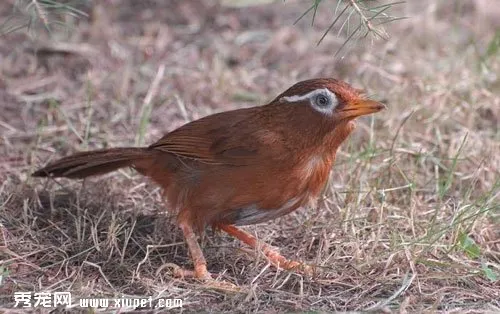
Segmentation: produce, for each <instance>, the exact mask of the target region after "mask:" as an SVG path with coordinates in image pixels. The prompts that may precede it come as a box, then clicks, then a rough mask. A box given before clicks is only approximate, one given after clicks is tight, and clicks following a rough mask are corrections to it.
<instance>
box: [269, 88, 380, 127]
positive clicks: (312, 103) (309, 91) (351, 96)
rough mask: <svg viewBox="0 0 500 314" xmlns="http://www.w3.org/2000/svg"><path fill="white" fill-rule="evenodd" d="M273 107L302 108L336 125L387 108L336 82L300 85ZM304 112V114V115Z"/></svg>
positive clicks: (279, 97)
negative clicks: (277, 105) (288, 106)
mask: <svg viewBox="0 0 500 314" xmlns="http://www.w3.org/2000/svg"><path fill="white" fill-rule="evenodd" d="M273 103H279V104H280V105H290V106H301V107H302V108H303V109H306V110H307V111H308V112H309V113H310V114H314V115H315V116H318V117H322V118H323V119H321V120H323V121H325V119H326V120H329V121H331V122H333V123H335V124H337V123H340V122H344V121H351V120H353V119H355V118H357V117H359V116H363V115H367V114H371V113H375V112H378V111H380V110H382V109H384V108H385V105H383V104H382V103H379V102H377V101H374V100H371V99H368V98H366V97H365V96H364V95H363V92H362V90H360V89H356V88H354V87H352V86H351V85H349V84H347V83H345V82H343V81H340V80H336V79H331V78H319V79H311V80H306V81H301V82H298V83H296V84H295V85H293V86H292V87H290V88H289V89H288V90H286V91H285V92H283V93H282V94H281V95H279V96H278V97H277V98H276V99H275V100H274V101H273ZM303 112H304V111H303Z"/></svg>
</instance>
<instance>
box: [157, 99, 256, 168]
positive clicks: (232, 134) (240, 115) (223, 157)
mask: <svg viewBox="0 0 500 314" xmlns="http://www.w3.org/2000/svg"><path fill="white" fill-rule="evenodd" d="M257 116H258V107H254V108H247V109H238V110H233V111H226V112H222V113H218V114H215V115H210V116H207V117H204V118H201V119H199V120H196V121H193V122H190V123H188V124H185V125H183V126H182V127H180V128H178V129H176V130H174V131H172V132H170V133H168V134H166V135H165V136H164V137H163V138H161V139H160V140H159V141H157V142H156V143H154V144H152V145H151V146H150V148H151V149H156V150H160V151H164V152H168V153H171V154H174V155H177V156H180V157H184V158H190V159H194V160H197V161H200V162H204V163H210V164H224V165H233V166H243V165H249V164H251V163H252V162H253V161H254V160H255V159H256V158H258V156H259V155H260V154H262V153H263V148H265V147H262V145H261V143H259V139H258V137H257V136H256V134H258V132H256V131H257V130H259V128H260V125H259V119H258V118H257Z"/></svg>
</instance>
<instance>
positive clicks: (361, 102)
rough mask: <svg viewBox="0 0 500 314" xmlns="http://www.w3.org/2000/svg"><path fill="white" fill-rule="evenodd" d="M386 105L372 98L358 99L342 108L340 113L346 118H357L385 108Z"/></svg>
mask: <svg viewBox="0 0 500 314" xmlns="http://www.w3.org/2000/svg"><path fill="white" fill-rule="evenodd" d="M385 108H386V106H385V105H384V104H382V103H379V102H378V101H375V100H371V99H357V100H354V101H351V102H349V103H348V104H347V105H346V106H345V107H344V108H342V109H341V110H340V114H341V115H342V116H343V117H344V118H351V119H353V118H357V117H359V116H364V115H367V114H371V113H375V112H379V111H380V110H382V109H385Z"/></svg>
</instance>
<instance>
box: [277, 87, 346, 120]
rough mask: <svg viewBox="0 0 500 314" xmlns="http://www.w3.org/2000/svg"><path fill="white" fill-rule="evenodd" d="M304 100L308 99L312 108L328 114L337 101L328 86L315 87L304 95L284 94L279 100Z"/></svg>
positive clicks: (331, 111)
mask: <svg viewBox="0 0 500 314" xmlns="http://www.w3.org/2000/svg"><path fill="white" fill-rule="evenodd" d="M304 100H309V103H310V104H311V107H313V109H314V110H316V111H318V112H321V113H324V114H328V115H331V114H333V110H334V109H335V107H337V105H338V103H339V101H338V99H337V96H336V95H335V94H334V93H332V92H331V91H330V90H329V89H328V88H320V89H315V90H313V91H312V92H309V93H307V94H304V95H294V96H285V97H282V98H281V101H286V102H289V103H293V102H300V101H304Z"/></svg>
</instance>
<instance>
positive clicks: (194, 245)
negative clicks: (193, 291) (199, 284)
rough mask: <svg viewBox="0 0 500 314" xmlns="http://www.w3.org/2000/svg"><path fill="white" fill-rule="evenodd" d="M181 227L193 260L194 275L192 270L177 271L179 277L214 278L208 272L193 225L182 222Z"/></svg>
mask: <svg viewBox="0 0 500 314" xmlns="http://www.w3.org/2000/svg"><path fill="white" fill-rule="evenodd" d="M179 227H180V228H181V230H182V233H183V234H184V238H185V239H186V243H187V246H188V249H189V253H190V254H191V258H192V259H193V263H194V273H193V271H191V270H186V269H177V275H180V276H181V277H195V278H198V279H203V280H206V279H212V276H211V275H210V273H209V272H208V270H207V261H206V260H205V256H203V252H202V250H201V248H200V245H199V244H198V241H197V240H196V235H195V233H194V231H193V228H192V227H191V225H189V224H187V223H184V222H181V223H180V224H179Z"/></svg>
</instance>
